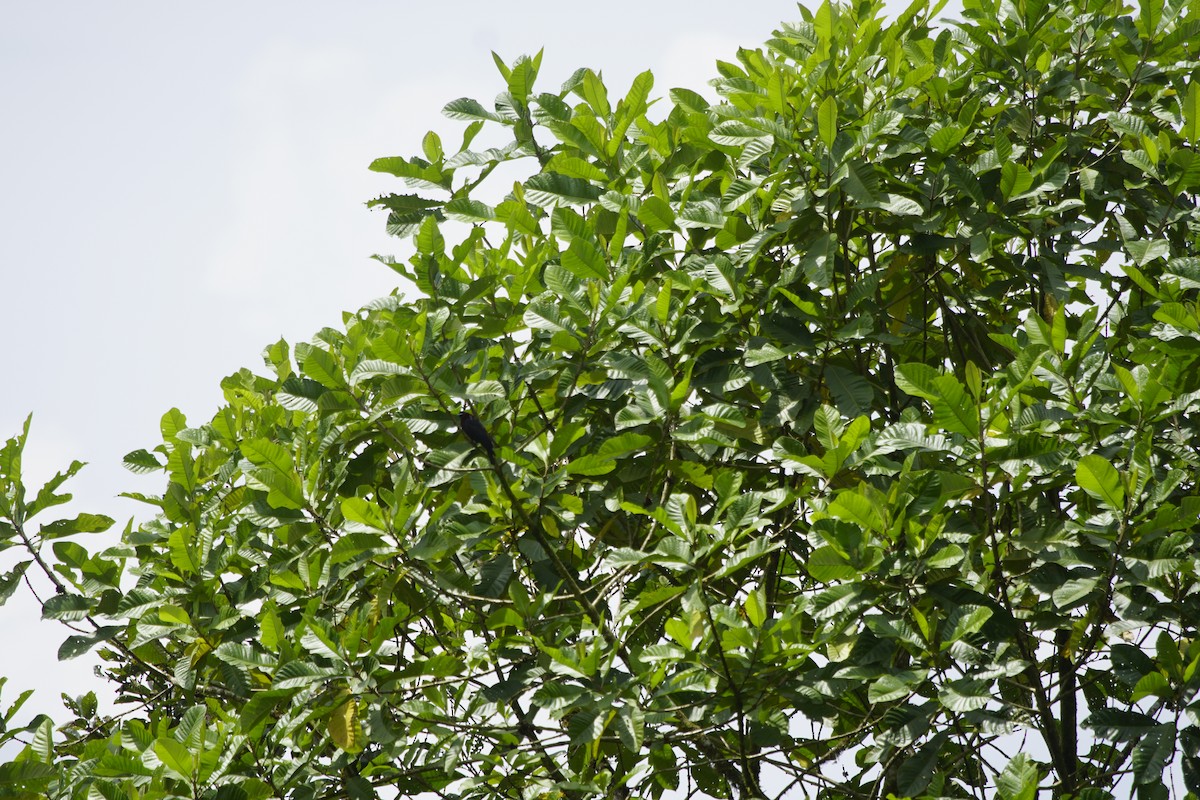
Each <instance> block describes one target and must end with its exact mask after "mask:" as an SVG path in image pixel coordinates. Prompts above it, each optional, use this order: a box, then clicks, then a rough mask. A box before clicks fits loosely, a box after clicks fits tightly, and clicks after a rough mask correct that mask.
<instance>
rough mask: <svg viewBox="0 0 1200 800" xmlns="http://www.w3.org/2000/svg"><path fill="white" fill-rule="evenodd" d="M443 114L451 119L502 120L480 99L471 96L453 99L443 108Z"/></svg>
mask: <svg viewBox="0 0 1200 800" xmlns="http://www.w3.org/2000/svg"><path fill="white" fill-rule="evenodd" d="M442 114H444V115H445V116H447V117H449V118H450V119H462V120H476V119H479V120H489V121H492V122H502V121H503V119H502V118H501V117H500V115H498V114H496V113H494V112H492V111H488V110H487V109H486V108H484V107H483V106H482V105H480V104H479V101H477V100H472V99H471V98H469V97H460V98H458V99H457V100H451V101H450V102H449V103H447V104H446V105H445V107H444V108H442Z"/></svg>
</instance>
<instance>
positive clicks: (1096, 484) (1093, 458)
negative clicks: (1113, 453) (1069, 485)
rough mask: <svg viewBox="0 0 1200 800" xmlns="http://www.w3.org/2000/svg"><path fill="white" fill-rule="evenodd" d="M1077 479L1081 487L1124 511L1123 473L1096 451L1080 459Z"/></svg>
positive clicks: (1109, 506) (1117, 509) (1111, 506)
mask: <svg viewBox="0 0 1200 800" xmlns="http://www.w3.org/2000/svg"><path fill="white" fill-rule="evenodd" d="M1075 481H1076V482H1077V483H1078V484H1079V486H1080V488H1081V489H1083V490H1084V491H1085V492H1087V493H1088V494H1089V495H1091V496H1092V497H1094V498H1096V499H1097V500H1099V501H1100V502H1101V503H1103V504H1104V505H1105V506H1107V507H1108V508H1110V509H1112V510H1113V511H1117V512H1120V511H1124V509H1125V488H1124V487H1123V486H1122V485H1121V475H1120V473H1118V472H1117V470H1116V468H1115V467H1113V465H1112V464H1110V463H1108V461H1106V460H1105V459H1104V458H1102V457H1101V456H1098V455H1096V454H1094V453H1092V454H1089V455H1086V456H1084V457H1083V458H1081V459H1079V463H1078V464H1077V465H1076V466H1075Z"/></svg>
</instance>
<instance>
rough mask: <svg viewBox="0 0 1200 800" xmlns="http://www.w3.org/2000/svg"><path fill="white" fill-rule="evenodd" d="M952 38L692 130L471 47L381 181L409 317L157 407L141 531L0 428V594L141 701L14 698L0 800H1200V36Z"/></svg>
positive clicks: (845, 62)
mask: <svg viewBox="0 0 1200 800" xmlns="http://www.w3.org/2000/svg"><path fill="white" fill-rule="evenodd" d="M965 6H966V8H965V11H964V17H965V22H963V23H961V24H957V25H954V24H947V25H943V26H941V27H937V26H935V25H934V22H933V20H934V15H935V13H936V11H935V10H934V9H931V8H929V7H928V6H927V5H926V4H925V2H924V0H918V1H917V2H916V3H914V5H913V6H912V7H911V8H909V9H908V11H906V12H905V13H904V14H902V15H900V17H899V18H897V19H895V20H894V21H890V22H889V21H886V20H884V19H883V18H882V16H881V7H880V6H879V4H872V3H871V2H859V3H855V4H854V5H852V6H845V5H829V4H826V5H822V6H821V7H820V8H819V9H818V10H817V11H816V12H814V13H810V12H807V11H804V12H803V19H801V20H800V21H798V22H796V23H793V24H787V25H784V26H783V27H782V28H781V29H780V30H779V31H778V32H777V33H776V34H775V35H774V36H773V37H772V38H771V39H770V40H769V41H768V42H767V43H766V44H765V46H764V47H762V48H760V49H758V50H741V51H739V52H738V53H737V54H736V56H737V57H736V62H728V63H726V62H720V63H718V65H717V69H718V72H719V76H720V77H719V78H718V79H717V80H716V81H715V83H714V85H715V88H716V91H717V92H718V93H719V96H720V98H721V100H720V102H719V103H715V104H713V103H710V102H708V101H706V100H705V99H704V98H703V97H702V96H701V95H700V94H697V93H696V92H693V91H689V90H686V89H671V90H670V91H669V92H668V95H669V102H666V101H662V100H660V101H658V102H657V103H655V102H653V101H652V100H651V98H652V96H654V87H653V79H652V76H651V75H650V73H644V74H642V75H640V76H638V77H637V79H636V80H635V81H634V82H633V85H632V87H631V88H630V89H629V90H628V91H627V92H626V93H624V94H623V95H620V96H617V95H613V94H612V93H610V88H609V87H607V86H605V84H604V83H603V81H602V79H601V77H600V76H599V75H597V74H595V73H594V72H592V71H590V70H581V71H579V72H577V73H576V74H574V75H573V76H571V77H570V78H569V79H568V80H567V81H566V83H565V84H563V85H562V87H561V88H559V89H557V90H548V91H547V90H543V88H542V86H541V84H540V83H539V84H537V87H536V88H535V81H537V80H538V79H539V75H538V70H539V62H540V56H539V57H532V58H529V57H524V58H520V59H518V60H517V61H515V62H514V63H511V64H506V63H504V62H502V61H500V60H499V59H497V64H498V66H499V68H500V72H501V73H502V77H503V81H504V89H503V91H502V92H501V93H500V95H499V96H498V97H497V99H496V101H495V103H494V105H492V106H490V107H487V106H485V105H483V104H481V103H479V102H477V101H474V100H470V99H465V98H464V99H460V100H456V101H454V102H452V103H450V104H449V105H448V106H446V114H447V116H449V117H450V118H451V119H454V120H462V121H464V122H466V123H467V124H466V127H465V132H464V133H463V135H462V138H461V145H460V146H458V147H457V148H454V149H447V147H446V145H445V144H444V142H443V140H442V139H441V138H440V137H439V136H438V135H436V134H434V133H430V134H429V135H428V136H427V137H426V138H425V140H424V148H423V150H424V152H423V154H422V155H421V156H418V157H411V158H400V157H396V158H382V159H379V160H378V161H376V162H375V163H374V164H373V165H372V169H374V170H377V171H380V172H385V173H390V174H393V175H396V176H398V177H400V178H403V179H404V180H405V181H406V182H407V184H408V187H409V189H408V190H407V191H406V192H405V193H397V194H393V195H388V196H385V197H381V198H379V199H377V200H374V201H372V202H371V203H370V204H369V205H371V206H374V207H378V208H382V209H384V210H386V213H387V214H388V221H387V224H388V227H389V229H390V230H391V231H392V232H393V233H395V234H396V235H397V236H400V237H403V238H405V239H411V241H412V243H413V247H414V248H415V252H414V253H413V255H412V256H411V257H410V258H405V259H400V260H394V259H382V260H383V261H385V262H386V263H387V264H388V265H389V266H391V267H392V268H393V269H395V271H396V272H397V273H398V274H399V275H400V276H402V277H403V279H404V285H403V286H402V287H401V288H400V289H398V290H397V292H396V293H394V294H393V295H392V296H390V297H387V298H384V299H382V300H379V301H376V302H374V303H372V304H370V305H368V306H367V307H365V308H364V309H362V310H361V311H360V312H358V313H356V314H348V315H346V316H345V318H344V324H343V326H342V327H340V328H336V329H335V328H326V329H324V330H322V331H321V332H320V333H318V334H317V335H316V337H315V338H314V339H313V340H312V341H311V342H308V343H302V344H296V345H295V346H294V347H289V345H288V344H287V343H286V342H282V341H281V342H278V343H276V344H274V345H272V346H270V347H269V348H267V350H266V352H265V360H266V364H267V369H266V371H265V373H255V372H252V371H250V370H242V371H241V372H238V373H237V374H235V375H232V376H230V377H229V378H227V379H226V380H225V381H224V383H223V387H224V391H225V398H226V401H227V404H226V405H225V406H224V407H222V408H221V409H219V410H218V411H217V413H216V414H215V415H214V416H213V418H212V419H211V420H210V421H208V422H204V423H202V424H189V423H188V422H187V421H185V420H184V418H183V417H182V415H181V414H180V413H178V412H176V411H172V412H169V413H167V414H166V415H165V416H164V417H163V421H162V433H163V442H162V443H161V444H160V445H158V446H157V447H155V448H153V450H152V451H138V452H135V453H132V454H130V456H129V457H128V459H127V463H128V466H129V467H130V468H132V469H133V470H135V471H162V472H163V473H165V476H166V478H167V484H166V487H165V489H164V491H163V493H162V495H161V496H155V497H143V498H141V499H143V500H145V501H146V502H147V503H150V504H151V505H152V506H153V507H154V509H155V512H156V514H157V516H155V518H154V519H152V520H151V521H149V522H146V523H143V524H141V525H137V526H131V527H130V528H129V529H128V530H126V532H125V533H124V534H123V536H122V537H121V543H120V544H119V545H118V546H116V547H112V548H109V549H106V550H103V551H101V552H92V551H90V550H88V549H87V548H86V541H87V540H86V538H81V537H80V536H78V534H83V533H87V532H89V531H93V530H97V529H102V528H105V527H107V526H108V525H109V524H111V520H107V519H105V518H100V517H96V516H90V515H83V516H80V517H77V518H74V519H65V520H63V519H59V520H54V521H48V522H40V520H42V519H43V518H45V517H46V513H45V512H47V511H48V510H49V509H50V508H52V507H53V506H54V505H56V504H57V503H59V502H60V501H61V500H62V499H63V497H64V495H62V494H61V493H60V486H61V484H62V482H63V481H64V480H66V479H67V478H69V477H70V475H72V474H74V472H75V471H76V470H77V469H78V468H79V465H78V464H76V465H72V467H71V468H70V469H68V470H67V471H66V472H64V473H63V474H62V475H61V476H59V478H56V479H55V480H54V481H52V482H51V484H50V485H48V486H47V487H45V488H42V489H41V490H38V491H36V492H33V491H28V492H27V491H26V489H25V487H24V486H23V485H22V484H21V480H20V455H21V449H22V447H23V445H24V443H25V438H26V435H27V433H28V427H27V428H26V431H25V432H23V433H22V434H21V435H19V436H17V437H15V438H14V439H12V440H10V441H9V442H8V444H7V445H6V446H5V448H4V449H3V452H2V454H0V518H3V520H4V521H3V522H0V543H2V545H3V546H5V547H11V548H13V551H12V552H15V553H18V554H19V560H18V561H15V562H12V564H11V565H10V566H11V568H10V570H9V571H8V572H7V573H4V574H3V575H2V576H0V578H2V580H0V589H3V595H4V596H8V594H10V593H11V592H12V591H13V590H14V589H15V588H16V587H17V584H18V582H19V579H20V577H21V575H22V574H23V572H24V571H25V570H27V569H28V570H34V571H38V570H42V571H44V572H45V573H46V574H47V575H48V576H49V577H50V579H51V580H52V581H53V582H54V583H55V585H56V586H57V588H58V593H57V594H56V595H55V596H53V597H51V598H50V599H49V600H48V601H47V602H46V603H45V614H46V616H48V617H52V618H57V619H60V620H63V621H64V622H67V623H69V624H71V625H72V626H74V627H76V628H78V629H79V632H78V633H75V634H73V635H71V636H70V638H68V639H67V641H66V643H65V644H64V645H63V651H62V655H63V657H71V656H74V655H77V654H79V653H81V652H84V651H86V650H87V649H89V648H92V647H99V648H100V650H101V652H102V653H103V654H104V657H105V659H106V661H105V663H106V665H107V666H106V670H107V675H108V677H109V678H110V679H111V680H112V681H114V682H115V683H116V685H117V686H118V687H119V694H120V696H121V698H122V699H123V700H124V701H127V702H129V703H132V704H134V705H132V706H130V707H129V708H131V709H132V710H131V711H129V712H128V713H127V714H126V715H125V716H124V717H121V718H119V719H107V718H102V717H101V716H100V715H99V714H98V713H97V710H96V702H95V699H94V698H93V697H89V696H85V697H81V698H77V699H76V700H74V701H73V705H72V710H73V711H74V713H75V714H76V715H77V717H78V718H77V719H75V720H73V721H69V722H67V723H66V724H65V725H62V726H61V727H57V728H56V727H55V724H54V723H53V722H51V721H50V720H48V719H44V718H43V719H36V720H33V721H32V722H31V723H30V724H28V725H24V726H18V725H17V723H16V722H15V721H14V720H15V719H16V717H15V716H14V714H15V712H16V708H15V707H14V708H11V709H10V711H9V712H8V714H7V716H6V718H5V719H6V724H7V726H8V727H7V729H6V730H5V732H3V733H2V734H0V737H2V738H3V739H13V738H16V739H19V740H20V741H21V742H25V743H26V746H24V748H23V750H20V751H19V752H18V751H16V750H11V748H10V752H12V753H13V756H12V760H11V761H10V762H9V763H7V764H5V765H3V766H2V767H0V793H3V794H14V795H18V796H28V797H34V796H49V797H55V798H67V797H72V798H84V797H87V798H110V799H115V798H164V797H172V798H174V797H180V798H182V797H188V798H201V797H205V798H207V797H213V798H221V799H222V800H243V799H245V800H249V799H251V798H264V797H293V798H333V797H351V798H366V797H372V796H375V795H376V793H378V794H380V795H382V796H393V795H394V794H395V793H399V794H401V795H409V794H420V793H427V794H426V796H442V797H468V798H508V797H512V798H517V797H521V798H529V797H539V796H541V797H638V798H658V797H664V796H668V793H669V790H678V791H679V793H680V794H679V795H674V796H711V797H760V796H770V797H777V796H789V797H800V796H804V797H819V798H830V799H832V798H865V797H887V796H891V795H895V796H898V797H909V796H911V797H999V798H1005V799H1006V800H1016V799H1017V798H1034V797H1036V796H1038V795H1039V793H1050V794H1053V795H1054V796H1056V797H1087V798H1104V797H1113V796H1129V795H1130V794H1132V793H1133V792H1135V791H1136V792H1137V794H1138V796H1139V797H1144V798H1160V797H1163V798H1165V797H1170V796H1174V797H1181V796H1183V794H1184V793H1185V792H1186V793H1188V794H1189V796H1194V795H1195V794H1197V793H1200V764H1198V763H1197V756H1196V753H1197V751H1200V728H1198V727H1197V725H1198V724H1200V713H1198V711H1200V704H1197V700H1196V692H1197V689H1198V688H1200V676H1197V668H1198V666H1200V641H1197V640H1196V624H1197V620H1200V578H1198V572H1197V571H1198V568H1200V538H1198V537H1200V531H1198V528H1197V520H1198V518H1200V493H1198V491H1197V474H1198V470H1200V368H1198V364H1197V361H1198V359H1200V308H1198V306H1197V290H1198V289H1200V257H1198V252H1197V241H1198V236H1200V214H1198V212H1197V204H1196V199H1197V189H1200V158H1198V157H1197V150H1196V147H1197V144H1198V143H1200V83H1198V82H1197V64H1198V60H1197V51H1198V49H1200V2H1197V0H1178V1H1177V2H1173V3H1170V4H1166V5H1164V3H1163V2H1162V0H1157V1H1156V0H1147V2H1143V3H1142V4H1141V6H1140V8H1138V9H1136V10H1132V9H1129V8H1120V7H1119V4H1117V3H1115V2H1106V1H1104V0H1066V2H1064V3H1061V4H1055V3H1050V2H1046V1H1045V0H1014V1H1013V2H1009V1H1008V0H1005V1H1004V2H1001V0H967V2H966V3H965ZM488 137H491V138H490V139H489V138H488ZM477 140H483V141H488V142H489V144H495V146H494V147H491V148H490V149H489V148H484V147H481V146H478V145H477V144H475V143H476V141H477ZM507 162H518V163H519V164H525V165H528V166H527V169H526V174H529V175H530V177H528V178H527V179H525V180H521V181H518V182H517V183H515V185H513V186H512V187H511V190H509V189H508V187H502V188H497V187H494V186H492V184H491V182H489V176H491V175H492V173H493V170H494V169H495V168H496V167H497V166H498V165H501V164H506V163H507ZM497 174H500V173H497ZM509 174H511V173H509ZM488 192H491V194H490V195H489V194H487V193H488ZM495 200H499V202H489V201H495ZM464 409H465V410H467V411H468V412H470V413H473V414H475V415H477V416H478V419H479V420H480V421H481V422H482V423H483V424H484V425H485V426H486V429H487V430H488V431H490V435H491V437H492V438H494V440H495V442H496V453H495V458H494V459H493V458H490V457H489V455H490V454H489V453H488V452H487V451H486V450H485V449H484V448H483V447H481V446H480V443H481V442H486V437H481V436H480V435H479V433H478V431H474V432H473V433H471V438H468V437H466V436H464V435H463V432H462V431H460V428H459V425H460V422H459V414H460V412H462V411H463V410H464ZM35 517H37V520H36V521H35V519H34V518H35ZM39 522H40V526H39ZM16 705H17V706H19V703H17V704H16ZM1181 782H1182V785H1181ZM1185 787H1186V788H1185Z"/></svg>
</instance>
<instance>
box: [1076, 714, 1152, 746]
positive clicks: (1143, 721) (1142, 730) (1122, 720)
mask: <svg viewBox="0 0 1200 800" xmlns="http://www.w3.org/2000/svg"><path fill="white" fill-rule="evenodd" d="M1083 727H1085V728H1091V729H1092V730H1094V731H1095V732H1096V735H1097V736H1099V737H1101V738H1103V739H1108V740H1110V741H1114V742H1130V741H1137V740H1139V739H1141V738H1143V737H1145V736H1147V735H1149V734H1150V733H1151V732H1152V731H1154V730H1155V729H1157V728H1158V723H1157V722H1156V721H1155V720H1154V718H1153V717H1149V716H1146V715H1145V714H1142V713H1139V712H1137V711H1123V710H1121V709H1119V708H1101V709H1097V710H1096V711H1093V712H1092V714H1091V716H1089V717H1088V718H1087V719H1086V720H1084V723H1083Z"/></svg>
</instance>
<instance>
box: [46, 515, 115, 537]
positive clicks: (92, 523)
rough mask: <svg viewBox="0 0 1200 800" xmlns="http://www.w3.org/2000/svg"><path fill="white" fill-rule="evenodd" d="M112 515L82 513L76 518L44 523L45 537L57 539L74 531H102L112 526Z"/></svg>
mask: <svg viewBox="0 0 1200 800" xmlns="http://www.w3.org/2000/svg"><path fill="white" fill-rule="evenodd" d="M112 524H113V519H112V517H106V516H104V515H103V514H80V515H79V516H77V517H75V518H74V519H58V520H55V521H54V522H51V523H50V524H48V525H43V526H42V528H41V535H42V538H43V539H57V538H59V537H61V536H70V535H71V534H74V533H100V532H102V531H106V530H108V529H109V528H111V527H112Z"/></svg>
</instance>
